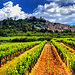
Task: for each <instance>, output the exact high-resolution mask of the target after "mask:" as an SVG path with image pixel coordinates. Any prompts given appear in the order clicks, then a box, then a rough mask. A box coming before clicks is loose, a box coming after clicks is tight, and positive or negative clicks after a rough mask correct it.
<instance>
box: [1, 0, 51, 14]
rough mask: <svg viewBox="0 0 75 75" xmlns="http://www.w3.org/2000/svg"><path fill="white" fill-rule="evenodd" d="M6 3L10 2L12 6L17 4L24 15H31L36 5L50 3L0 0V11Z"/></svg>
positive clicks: (37, 0) (32, 0)
mask: <svg viewBox="0 0 75 75" xmlns="http://www.w3.org/2000/svg"><path fill="white" fill-rule="evenodd" d="M8 1H12V2H13V4H14V5H16V4H19V6H20V7H21V8H22V10H23V11H24V12H26V13H33V11H34V9H35V8H37V7H38V5H44V4H45V3H50V1H46V0H0V9H1V8H2V7H3V3H6V2H8Z"/></svg>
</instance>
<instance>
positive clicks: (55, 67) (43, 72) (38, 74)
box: [30, 43, 71, 75]
mask: <svg viewBox="0 0 75 75" xmlns="http://www.w3.org/2000/svg"><path fill="white" fill-rule="evenodd" d="M65 68H66V67H64V66H63V64H62V62H61V61H60V59H59V58H58V56H57V53H55V52H54V50H52V45H50V44H48V43H47V44H46V45H45V46H44V49H43V51H42V53H41V56H40V58H39V60H38V62H37V63H36V65H35V66H34V68H33V69H32V70H31V73H30V75H71V73H68V72H66V70H65ZM66 69H67V68H66Z"/></svg>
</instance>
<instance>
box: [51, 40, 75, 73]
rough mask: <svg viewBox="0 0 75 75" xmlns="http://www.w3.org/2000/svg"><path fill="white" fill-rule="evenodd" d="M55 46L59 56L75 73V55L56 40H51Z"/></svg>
mask: <svg viewBox="0 0 75 75" xmlns="http://www.w3.org/2000/svg"><path fill="white" fill-rule="evenodd" d="M51 41H52V43H53V45H54V46H55V47H56V48H57V50H58V53H59V55H60V56H61V57H62V58H63V57H64V58H63V61H65V62H66V63H67V61H68V63H69V65H70V67H71V69H72V70H73V71H74V72H75V54H73V53H71V52H70V51H68V50H67V49H66V48H64V47H62V46H61V45H60V44H59V43H58V42H56V41H55V40H51Z"/></svg>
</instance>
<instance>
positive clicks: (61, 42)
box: [0, 36, 75, 75]
mask: <svg viewBox="0 0 75 75" xmlns="http://www.w3.org/2000/svg"><path fill="white" fill-rule="evenodd" d="M0 75H75V38H50V37H49V36H46V37H44V36H38V37H37V36H32V37H29V36H27V37H26V36H23V37H17V36H16V37H1V38H0Z"/></svg>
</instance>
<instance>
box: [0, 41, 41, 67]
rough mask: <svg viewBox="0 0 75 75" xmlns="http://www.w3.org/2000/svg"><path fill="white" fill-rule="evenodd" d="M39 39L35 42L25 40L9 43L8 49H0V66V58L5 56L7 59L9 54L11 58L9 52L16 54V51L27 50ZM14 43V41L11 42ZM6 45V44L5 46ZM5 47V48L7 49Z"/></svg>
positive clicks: (37, 42)
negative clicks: (23, 41) (25, 41)
mask: <svg viewBox="0 0 75 75" xmlns="http://www.w3.org/2000/svg"><path fill="white" fill-rule="evenodd" d="M39 43H40V41H36V42H29V43H28V42H27V43H18V44H17V43H16V44H15V45H12V46H10V45H9V49H8V50H5V51H0V66H1V60H2V58H5V59H6V61H7V57H8V56H10V59H11V54H13V55H14V53H15V55H16V53H17V52H20V53H22V52H24V51H26V50H28V49H29V48H32V46H33V45H35V44H39ZM13 44H14V43H13ZM7 47H8V46H7ZM7 47H6V49H7Z"/></svg>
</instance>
